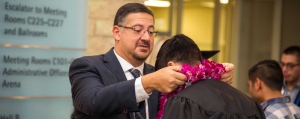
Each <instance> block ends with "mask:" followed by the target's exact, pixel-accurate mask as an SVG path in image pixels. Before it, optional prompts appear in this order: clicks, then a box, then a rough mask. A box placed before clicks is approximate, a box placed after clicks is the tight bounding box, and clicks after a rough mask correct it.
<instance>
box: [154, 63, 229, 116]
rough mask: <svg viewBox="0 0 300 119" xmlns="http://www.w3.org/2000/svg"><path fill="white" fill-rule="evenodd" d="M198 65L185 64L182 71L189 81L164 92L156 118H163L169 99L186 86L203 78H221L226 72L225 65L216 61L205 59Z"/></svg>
mask: <svg viewBox="0 0 300 119" xmlns="http://www.w3.org/2000/svg"><path fill="white" fill-rule="evenodd" d="M196 65H197V66H196V67H192V66H191V65H189V64H183V65H182V68H181V70H180V73H182V74H184V75H185V76H186V77H187V79H188V81H187V82H186V84H184V85H181V86H178V87H177V88H176V89H175V90H174V91H173V92H171V93H168V94H167V93H162V94H161V95H162V96H161V97H160V98H159V109H160V110H159V111H158V112H157V115H158V116H157V117H155V118H154V119H161V118H162V116H163V113H164V107H165V104H166V102H167V99H168V98H170V97H172V96H174V95H176V94H177V93H179V92H180V91H181V90H182V89H184V88H186V86H188V85H191V84H193V83H195V82H197V81H200V80H203V79H217V80H220V79H221V74H222V73H224V72H225V67H224V66H223V65H222V64H216V62H214V61H211V62H210V61H208V60H203V62H202V63H201V64H198V63H196Z"/></svg>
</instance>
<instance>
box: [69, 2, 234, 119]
mask: <svg viewBox="0 0 300 119" xmlns="http://www.w3.org/2000/svg"><path fill="white" fill-rule="evenodd" d="M112 31H113V35H114V38H115V41H116V43H115V47H114V48H112V49H111V50H110V51H108V52H107V53H106V54H104V55H98V56H88V57H82V58H78V59H76V60H74V62H73V63H72V64H71V66H70V71H69V78H70V83H71V85H72V90H71V91H72V98H73V105H74V107H75V112H74V117H75V118H76V119H78V118H90V119H94V118H97V119H99V118H107V119H129V118H130V119H153V118H154V117H155V116H156V113H157V111H158V98H159V94H158V91H159V92H163V93H169V92H171V91H173V90H174V89H175V88H177V86H178V85H182V84H184V82H185V81H186V80H187V79H186V76H185V75H183V74H181V73H178V71H180V67H178V66H173V67H167V68H163V69H161V70H159V71H156V72H154V67H153V66H150V65H148V64H146V63H144V61H145V60H146V58H147V57H148V56H149V54H150V53H151V51H152V48H153V41H154V36H156V34H157V32H156V31H155V30H154V16H153V13H152V11H151V10H149V9H148V8H147V7H145V6H144V5H142V4H139V3H129V4H126V5H123V6H122V7H120V8H119V10H118V11H117V14H116V16H115V21H114V26H113V30H112ZM233 68H234V66H232V65H229V70H232V69H233ZM222 76H223V77H224V81H228V82H232V71H230V72H229V73H227V74H224V75H222Z"/></svg>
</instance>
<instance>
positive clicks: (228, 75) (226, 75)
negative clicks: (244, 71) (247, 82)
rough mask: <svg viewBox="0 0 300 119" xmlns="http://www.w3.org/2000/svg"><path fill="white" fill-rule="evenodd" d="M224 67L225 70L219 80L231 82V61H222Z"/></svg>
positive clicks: (232, 68)
mask: <svg viewBox="0 0 300 119" xmlns="http://www.w3.org/2000/svg"><path fill="white" fill-rule="evenodd" d="M222 65H223V66H224V67H225V70H226V72H225V73H223V74H222V78H221V81H223V82H226V83H228V84H231V83H232V82H233V79H232V78H233V70H234V65H233V64H231V63H222Z"/></svg>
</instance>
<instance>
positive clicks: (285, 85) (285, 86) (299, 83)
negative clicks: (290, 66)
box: [283, 81, 300, 88]
mask: <svg viewBox="0 0 300 119" xmlns="http://www.w3.org/2000/svg"><path fill="white" fill-rule="evenodd" d="M294 86H297V87H300V82H298V83H297V84H296V85H294ZM294 86H293V87H294ZM283 88H287V84H286V81H283Z"/></svg>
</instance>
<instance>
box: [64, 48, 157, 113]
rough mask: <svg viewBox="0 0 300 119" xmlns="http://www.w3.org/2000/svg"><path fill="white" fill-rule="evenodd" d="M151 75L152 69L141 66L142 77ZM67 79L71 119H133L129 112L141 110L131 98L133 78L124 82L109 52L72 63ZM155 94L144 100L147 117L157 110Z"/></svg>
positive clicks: (118, 64)
mask: <svg viewBox="0 0 300 119" xmlns="http://www.w3.org/2000/svg"><path fill="white" fill-rule="evenodd" d="M152 72H154V67H153V66H151V65H148V64H146V63H145V66H144V74H145V75H146V74H149V73H152ZM69 79H70V83H71V86H72V90H71V91H72V99H73V105H74V107H75V118H76V119H78V118H80V119H83V118H84V119H85V118H89V119H94V118H97V119H99V118H101V119H129V118H131V119H133V116H132V113H131V112H136V111H139V110H140V109H142V108H143V107H144V106H145V105H144V101H143V102H140V104H139V106H137V103H136V97H135V90H134V88H135V86H134V83H135V79H132V80H128V81H127V79H126V77H125V74H124V72H123V70H122V67H121V65H120V63H119V61H118V59H117V57H116V56H115V54H114V52H113V48H112V49H111V50H110V51H109V52H107V53H106V54H104V55H98V56H87V57H82V58H78V59H76V60H74V61H73V62H72V64H71V66H70V70H69ZM158 95H159V94H158V91H153V92H152V95H150V98H149V99H148V109H149V118H150V119H153V118H154V117H155V116H156V113H157V111H158Z"/></svg>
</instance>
